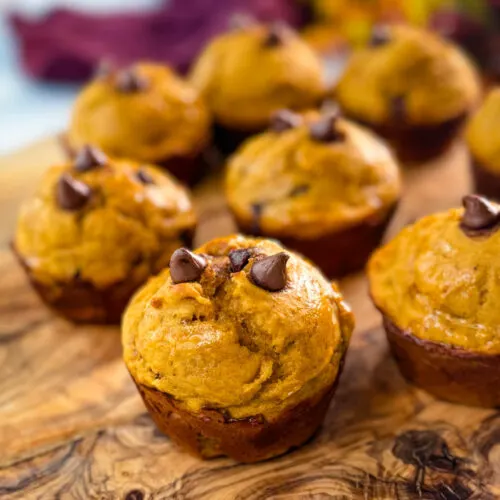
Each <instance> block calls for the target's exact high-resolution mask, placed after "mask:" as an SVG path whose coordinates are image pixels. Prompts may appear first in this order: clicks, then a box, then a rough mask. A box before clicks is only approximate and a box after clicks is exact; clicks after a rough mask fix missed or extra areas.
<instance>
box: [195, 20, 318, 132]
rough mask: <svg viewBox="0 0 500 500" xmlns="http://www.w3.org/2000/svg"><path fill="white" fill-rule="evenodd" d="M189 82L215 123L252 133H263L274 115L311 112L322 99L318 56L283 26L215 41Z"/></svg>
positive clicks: (256, 27)
mask: <svg viewBox="0 0 500 500" xmlns="http://www.w3.org/2000/svg"><path fill="white" fill-rule="evenodd" d="M190 80H191V82H192V83H193V85H194V86H195V87H196V88H197V89H199V90H200V91H201V93H202V94H203V95H204V97H205V99H206V102H207V105H208V106H209V108H210V109H211V111H212V112H213V115H214V119H215V120H216V121H217V122H218V123H220V124H222V125H224V126H226V127H232V128H239V129H242V130H250V131H251V130H254V129H259V128H263V127H266V125H267V123H268V122H269V117H270V115H271V114H272V112H273V111H276V110H277V109H280V108H292V109H305V108H308V107H311V106H313V105H314V104H316V103H317V102H318V101H319V100H320V98H321V97H322V95H323V93H324V84H323V68H322V64H321V62H320V60H319V58H318V56H317V55H316V54H315V53H314V52H313V50H312V49H311V48H310V47H309V46H308V45H307V44H306V43H305V42H304V41H303V40H301V39H300V38H299V36H298V35H297V34H296V33H295V32H294V31H292V30H291V29H290V28H289V27H287V26H285V25H282V24H273V25H270V26H264V25H255V24H254V25H250V26H245V27H240V29H237V30H235V31H232V32H229V33H226V34H223V35H221V36H219V37H218V38H216V39H215V40H213V41H212V42H211V43H210V44H209V45H208V47H207V48H206V49H205V51H204V52H203V53H202V54H201V56H200V57H199V59H198V61H197V62H196V63H195V66H194V68H193V70H192V72H191V76H190Z"/></svg>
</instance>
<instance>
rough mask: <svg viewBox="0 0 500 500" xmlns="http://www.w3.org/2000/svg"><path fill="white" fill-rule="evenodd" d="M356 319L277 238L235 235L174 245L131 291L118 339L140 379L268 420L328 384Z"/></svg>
mask: <svg viewBox="0 0 500 500" xmlns="http://www.w3.org/2000/svg"><path fill="white" fill-rule="evenodd" d="M353 325H354V319H353V316H352V313H351V312H350V311H349V309H348V307H347V306H346V304H345V303H344V301H343V299H342V296H341V295H340V293H339V292H338V291H337V289H336V288H335V287H333V288H332V285H331V284H330V283H329V282H328V281H327V280H326V279H325V278H324V277H323V275H322V274H321V273H320V272H319V271H318V270H316V268H314V267H313V266H312V265H311V264H309V263H307V262H306V261H304V260H303V259H302V258H300V257H299V256H297V255H296V254H294V253H292V252H289V251H287V250H285V249H283V247H281V246H280V245H278V244H277V243H275V242H273V241H270V240H264V239H249V238H244V237H242V236H238V235H233V236H229V237H226V238H220V239H216V240H213V241H211V242H209V243H207V244H205V245H203V246H202V247H200V248H199V249H198V250H197V251H196V253H194V254H193V253H190V252H188V251H187V250H185V249H180V250H178V251H176V252H175V253H174V255H173V256H172V259H171V262H170V268H169V269H165V270H164V271H163V272H162V273H161V274H160V275H159V276H157V277H155V278H152V279H151V280H150V281H149V282H148V283H147V284H146V285H145V286H144V287H143V288H142V290H140V291H139V292H138V293H137V294H136V296H135V297H134V298H133V299H132V301H131V303H130V305H129V307H128V309H127V311H126V312H125V315H124V319H123V326H122V341H123V348H124V358H125V361H126V364H127V366H128V369H129V371H130V372H131V374H132V376H133V377H134V379H135V380H136V382H138V383H140V384H143V385H146V386H149V387H153V388H155V389H157V390H160V391H162V392H165V393H168V394H169V395H171V396H172V397H174V398H175V399H176V400H177V401H178V402H179V404H181V405H183V406H184V407H185V408H186V409H188V410H190V411H194V412H196V411H199V410H200V409H202V408H207V407H210V408H215V409H220V410H224V412H225V413H227V414H229V415H230V416H231V417H232V418H245V417H249V416H254V415H259V414H261V415H263V416H264V417H266V418H272V417H273V416H275V415H277V414H278V413H279V412H280V411H282V410H283V409H284V408H286V407H288V406H289V405H295V404H297V403H298V402H300V401H304V400H306V399H308V398H310V397H314V396H315V395H318V393H321V392H322V391H324V390H327V388H328V387H329V386H330V385H331V384H332V383H333V381H334V380H335V378H336V376H337V374H338V372H339V367H340V363H341V359H342V357H343V354H344V351H345V350H346V348H347V344H348V342H349V339H350V336H351V332H352V329H353Z"/></svg>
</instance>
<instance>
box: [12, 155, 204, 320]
mask: <svg viewBox="0 0 500 500" xmlns="http://www.w3.org/2000/svg"><path fill="white" fill-rule="evenodd" d="M195 224H196V219H195V215H194V212H193V209H192V206H191V201H190V198H189V195H188V193H187V191H186V189H185V188H183V187H182V186H181V185H179V184H178V183H177V181H175V180H174V179H173V178H172V177H170V176H169V175H168V174H166V173H164V172H161V171H160V170H158V169H157V168H155V167H153V166H149V165H139V164H138V163H135V162H132V161H129V160H112V159H110V158H107V157H106V156H105V155H104V154H103V153H102V152H101V151H99V150H97V149H95V148H91V147H85V148H83V149H82V150H81V151H80V152H79V154H78V155H77V156H76V158H75V160H74V161H72V162H70V163H66V164H64V165H58V166H55V167H52V168H51V169H49V170H48V171H47V173H46V174H45V176H44V178H43V180H42V182H41V185H40V187H39V188H38V191H37V193H36V194H35V196H34V197H33V198H32V199H30V200H28V201H26V202H25V203H24V205H23V206H22V208H21V212H20V215H19V220H18V223H17V229H16V233H15V238H14V242H13V246H14V250H15V252H16V254H17V256H18V258H19V260H20V262H21V263H22V265H23V266H24V268H25V270H26V272H27V274H28V276H29V278H30V280H31V282H32V284H33V285H34V287H35V288H36V290H37V291H38V293H39V294H40V296H41V298H42V299H43V300H44V301H45V302H46V303H47V304H48V305H50V306H52V307H53V308H54V309H55V310H56V311H58V312H59V313H61V314H62V315H64V316H66V317H67V318H69V319H71V320H74V321H78V322H95V323H117V322H119V320H120V316H121V313H122V311H123V309H124V308H125V306H126V304H127V302H128V300H129V298H130V297H131V295H132V294H133V293H134V291H135V290H136V289H137V287H138V286H139V285H141V284H142V283H144V281H146V279H147V278H148V277H149V276H150V275H151V274H154V273H156V272H158V271H159V270H160V269H162V268H163V267H165V266H166V265H167V264H168V262H169V259H170V256H171V254H172V252H173V251H174V250H175V249H176V248H177V247H178V246H179V245H181V244H190V240H191V236H192V234H193V232H194V228H195Z"/></svg>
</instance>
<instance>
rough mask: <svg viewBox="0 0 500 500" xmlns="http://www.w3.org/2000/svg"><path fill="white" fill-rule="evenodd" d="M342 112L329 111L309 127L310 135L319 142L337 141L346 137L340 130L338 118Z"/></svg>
mask: <svg viewBox="0 0 500 500" xmlns="http://www.w3.org/2000/svg"><path fill="white" fill-rule="evenodd" d="M339 117H340V113H339V112H338V110H337V111H335V112H330V113H327V114H326V115H325V116H322V117H321V118H320V119H319V120H318V121H317V122H314V123H313V124H311V126H310V127H309V136H310V137H311V139H313V140H314V141H318V142H336V141H341V140H342V139H343V138H344V134H343V133H342V132H340V131H339V130H338V126H337V125H338V119H339Z"/></svg>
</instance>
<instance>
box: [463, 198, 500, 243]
mask: <svg viewBox="0 0 500 500" xmlns="http://www.w3.org/2000/svg"><path fill="white" fill-rule="evenodd" d="M462 204H463V206H464V209H465V210H464V213H463V215H462V220H461V221H460V227H461V229H462V230H463V231H464V232H466V233H468V234H469V233H470V232H471V231H479V230H484V229H492V228H493V226H495V225H497V224H498V223H499V222H500V210H499V208H498V207H497V206H496V205H495V204H493V203H491V202H490V201H489V200H487V199H486V198H483V197H482V196H478V195H476V194H469V195H467V196H464V197H463V198H462Z"/></svg>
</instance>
